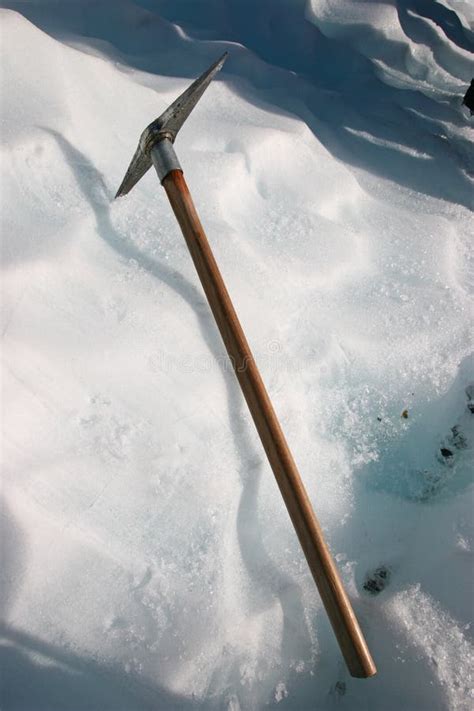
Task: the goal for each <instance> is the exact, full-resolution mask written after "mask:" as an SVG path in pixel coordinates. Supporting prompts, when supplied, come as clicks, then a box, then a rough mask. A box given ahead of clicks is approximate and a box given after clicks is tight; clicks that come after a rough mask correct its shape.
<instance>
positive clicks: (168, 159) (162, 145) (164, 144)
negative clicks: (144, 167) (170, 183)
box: [150, 138, 183, 182]
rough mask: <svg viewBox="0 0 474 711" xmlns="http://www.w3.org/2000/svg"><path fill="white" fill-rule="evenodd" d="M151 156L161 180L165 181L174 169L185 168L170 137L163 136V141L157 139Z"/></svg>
mask: <svg viewBox="0 0 474 711" xmlns="http://www.w3.org/2000/svg"><path fill="white" fill-rule="evenodd" d="M150 158H151V160H152V161H153V165H154V166H155V169H156V172H157V173H158V177H159V179H160V182H163V180H164V179H165V178H166V176H167V175H168V173H170V172H171V171H172V170H183V169H182V168H181V166H180V164H179V160H178V156H177V155H176V153H175V150H174V148H173V144H172V143H171V141H170V140H169V138H162V139H161V141H157V142H156V143H155V144H154V145H153V146H152V148H151V150H150Z"/></svg>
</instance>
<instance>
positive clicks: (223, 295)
mask: <svg viewBox="0 0 474 711" xmlns="http://www.w3.org/2000/svg"><path fill="white" fill-rule="evenodd" d="M162 184H163V187H164V188H165V190H166V194H167V195H168V199H169V201H170V203H171V206H172V208H173V211H174V214H175V215H176V218H177V220H178V222H179V225H180V227H181V231H182V233H183V235H184V238H185V240H186V243H187V245H188V248H189V251H190V252H191V256H192V258H193V261H194V265H195V267H196V269H197V272H198V274H199V278H200V280H201V283H202V286H203V288H204V291H205V293H206V296H207V300H208V301H209V305H210V307H211V309H212V313H213V314H214V318H215V320H216V322H217V325H218V327H219V331H220V333H221V336H222V338H223V340H224V343H225V346H226V348H227V352H228V354H229V356H230V360H231V362H232V365H233V368H234V370H235V374H236V376H237V378H238V381H239V383H240V387H241V388H242V392H243V394H244V396H245V399H246V401H247V405H248V407H249V410H250V412H251V414H252V417H253V420H254V422H255V426H256V428H257V431H258V434H259V435H260V439H261V441H262V444H263V446H264V449H265V452H266V453H267V457H268V461H269V462H270V464H271V467H272V469H273V473H274V474H275V478H276V480H277V483H278V486H279V488H280V491H281V494H282V496H283V499H284V501H285V504H286V508H287V509H288V513H289V514H290V517H291V520H292V522H293V526H294V528H295V531H296V533H297V535H298V538H299V541H300V543H301V546H302V548H303V551H304V554H305V556H306V560H307V561H308V565H309V567H310V570H311V573H312V575H313V578H314V580H315V582H316V585H317V586H318V590H319V593H320V595H321V599H322V601H323V603H324V606H325V608H326V611H327V614H328V616H329V619H330V621H331V624H332V627H333V629H334V632H335V634H336V637H337V639H338V642H339V646H340V648H341V651H342V654H343V655H344V659H345V660H346V664H347V666H348V668H349V671H350V673H351V675H352V676H355V677H363V678H366V677H370V676H373V675H374V674H375V673H376V671H377V670H376V667H375V664H374V662H373V660H372V657H371V655H370V652H369V649H368V647H367V644H366V642H365V639H364V637H363V635H362V632H361V630H360V627H359V624H358V622H357V619H356V616H355V614H354V611H353V609H352V607H351V604H350V602H349V599H348V597H347V595H346V592H345V590H344V588H343V585H342V582H341V580H340V578H339V574H338V572H337V569H336V566H335V564H334V561H333V559H332V557H331V554H330V552H329V549H328V547H327V545H326V542H325V540H324V537H323V533H322V531H321V527H320V525H319V523H318V521H317V519H316V516H315V514H314V511H313V509H312V506H311V503H310V501H309V498H308V495H307V493H306V491H305V488H304V485H303V482H302V481H301V477H300V475H299V472H298V469H297V468H296V464H295V462H294V460H293V457H292V455H291V452H290V450H289V448H288V444H287V443H286V440H285V437H284V435H283V432H282V429H281V427H280V423H279V422H278V419H277V416H276V414H275V411H274V409H273V406H272V404H271V402H270V398H269V397H268V393H267V391H266V389H265V386H264V384H263V381H262V378H261V376H260V373H259V371H258V368H257V366H256V363H255V360H254V358H253V355H252V352H251V350H250V347H249V345H248V343H247V339H246V338H245V335H244V332H243V330H242V326H241V325H240V323H239V320H238V318H237V314H236V313H235V310H234V307H233V305H232V302H231V300H230V297H229V294H228V292H227V289H226V287H225V284H224V281H223V279H222V276H221V274H220V272H219V268H218V266H217V263H216V260H215V259H214V255H213V254H212V251H211V248H210V246H209V242H208V241H207V238H206V235H205V233H204V230H203V228H202V225H201V222H200V220H199V217H198V215H197V212H196V208H195V207H194V204H193V201H192V198H191V195H190V193H189V190H188V187H187V185H186V181H185V179H184V176H183V174H182V172H181V171H180V170H172V171H171V172H170V173H168V175H167V176H166V177H165V178H164V180H163V183H162Z"/></svg>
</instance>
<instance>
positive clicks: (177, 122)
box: [115, 52, 227, 198]
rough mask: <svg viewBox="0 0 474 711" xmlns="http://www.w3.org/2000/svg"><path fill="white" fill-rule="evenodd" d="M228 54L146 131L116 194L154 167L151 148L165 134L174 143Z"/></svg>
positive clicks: (122, 192)
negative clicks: (152, 165)
mask: <svg viewBox="0 0 474 711" xmlns="http://www.w3.org/2000/svg"><path fill="white" fill-rule="evenodd" d="M226 58H227V52H224V54H223V55H222V57H221V58H220V59H218V60H217V62H214V64H212V65H211V66H210V67H209V69H208V70H207V71H205V72H204V74H201V76H200V77H199V78H198V79H196V81H194V82H193V83H192V84H191V86H189V87H188V88H187V89H186V91H184V92H183V93H182V94H181V96H178V98H177V99H176V100H175V101H173V103H172V104H171V106H169V107H168V108H167V109H166V111H164V112H163V113H162V114H161V116H159V117H158V118H157V119H156V120H155V121H153V122H152V123H151V124H150V125H149V126H147V127H146V129H145V130H144V131H143V133H142V135H141V136H140V140H139V142H138V148H137V150H136V151H135V155H134V156H133V158H132V162H131V163H130V165H129V167H128V170H127V172H126V173H125V177H124V179H123V180H122V183H121V185H120V187H119V189H118V190H117V194H116V196H115V197H116V198H118V197H121V196H122V195H126V194H127V193H129V192H130V190H131V189H132V188H133V187H134V186H135V185H136V184H137V183H138V181H139V180H140V178H142V177H143V176H144V175H145V173H146V172H147V170H148V169H149V168H151V157H150V150H151V148H152V146H153V145H154V144H155V143H156V141H157V140H160V138H161V137H163V138H165V137H166V138H168V139H169V140H170V141H171V142H172V143H173V142H174V140H175V139H176V136H177V134H178V131H179V129H180V128H181V126H182V125H183V123H184V122H185V121H186V119H187V118H188V116H189V114H190V113H191V111H192V110H193V109H194V107H195V106H196V104H197V102H198V101H199V99H200V98H201V96H202V95H203V93H204V92H205V90H206V89H207V87H208V86H209V84H210V83H211V81H212V79H213V78H214V76H215V75H216V74H217V72H218V71H219V70H220V69H221V67H222V65H223V64H224V62H225V60H226Z"/></svg>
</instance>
